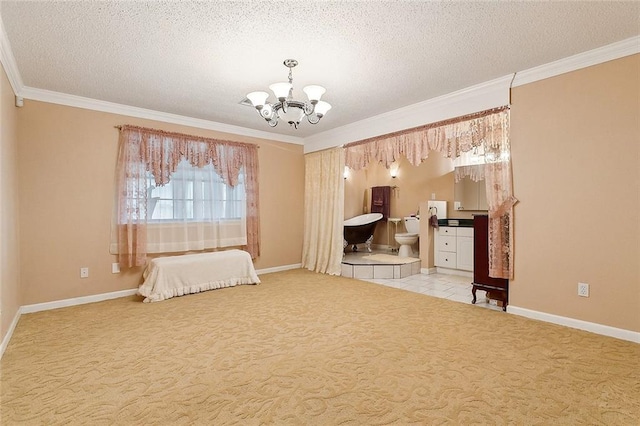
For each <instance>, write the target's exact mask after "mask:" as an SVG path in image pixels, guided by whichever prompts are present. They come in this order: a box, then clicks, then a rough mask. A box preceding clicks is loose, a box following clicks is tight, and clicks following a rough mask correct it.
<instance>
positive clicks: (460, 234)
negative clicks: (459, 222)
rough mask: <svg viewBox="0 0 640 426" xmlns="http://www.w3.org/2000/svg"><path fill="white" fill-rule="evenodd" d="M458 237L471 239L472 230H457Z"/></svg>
mask: <svg viewBox="0 0 640 426" xmlns="http://www.w3.org/2000/svg"><path fill="white" fill-rule="evenodd" d="M457 235H458V237H473V228H462V227H460V228H458V234H457Z"/></svg>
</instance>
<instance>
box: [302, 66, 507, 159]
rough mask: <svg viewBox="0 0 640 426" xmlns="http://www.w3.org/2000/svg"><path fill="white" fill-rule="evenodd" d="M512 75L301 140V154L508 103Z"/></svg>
mask: <svg viewBox="0 0 640 426" xmlns="http://www.w3.org/2000/svg"><path fill="white" fill-rule="evenodd" d="M512 79H513V75H508V76H505V77H501V78H497V79H495V80H491V81H487V82H484V83H481V84H478V85H475V86H471V87H467V88H465V89H462V90H458V91H456V92H452V93H449V94H446V95H442V96H438V97H437V98H432V99H429V100H426V101H422V102H418V103H416V104H413V105H409V106H406V107H403V108H398V109H396V110H393V111H389V112H385V113H383V114H379V115H376V116H373V117H369V118H366V119H364V120H360V121H356V122H354V123H350V124H347V125H344V126H341V127H337V128H335V129H331V130H327V131H325V132H322V133H318V134H315V135H312V136H308V137H306V138H305V139H304V152H305V154H307V153H309V152H314V151H320V150H323V149H327V148H332V147H335V146H340V145H343V144H346V143H349V142H354V141H358V140H362V139H367V138H371V137H374V136H380V135H385V134H388V133H392V132H396V131H399V130H404V129H410V128H412V127H417V126H420V125H423V124H428V123H435V122H437V121H441V120H446V119H448V118H451V117H459V116H461V115H466V114H471V113H474V112H478V111H484V110H487V109H491V108H495V107H499V106H503V105H508V104H509V84H510V83H511V80H512Z"/></svg>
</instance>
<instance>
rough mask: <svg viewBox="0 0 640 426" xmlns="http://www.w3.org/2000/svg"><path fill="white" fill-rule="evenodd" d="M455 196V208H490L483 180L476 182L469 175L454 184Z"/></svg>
mask: <svg viewBox="0 0 640 426" xmlns="http://www.w3.org/2000/svg"><path fill="white" fill-rule="evenodd" d="M453 198H454V203H453V208H454V209H455V210H471V211H486V210H488V209H489V206H488V205H487V192H486V189H485V182H484V181H483V180H481V181H479V182H474V181H473V180H471V179H470V178H469V177H468V176H467V177H465V178H463V179H461V180H460V182H458V183H456V184H454V187H453Z"/></svg>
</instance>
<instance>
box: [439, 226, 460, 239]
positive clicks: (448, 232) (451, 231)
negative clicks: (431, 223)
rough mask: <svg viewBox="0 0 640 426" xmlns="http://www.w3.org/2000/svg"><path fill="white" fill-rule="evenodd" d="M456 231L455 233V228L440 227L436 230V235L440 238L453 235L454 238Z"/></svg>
mask: <svg viewBox="0 0 640 426" xmlns="http://www.w3.org/2000/svg"><path fill="white" fill-rule="evenodd" d="M456 231H457V228H455V227H453V226H441V227H440V228H438V234H439V235H440V236H443V235H444V236H446V235H453V236H454V237H455V236H456Z"/></svg>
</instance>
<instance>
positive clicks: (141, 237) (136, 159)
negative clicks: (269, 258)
mask: <svg viewBox="0 0 640 426" xmlns="http://www.w3.org/2000/svg"><path fill="white" fill-rule="evenodd" d="M257 149H258V147H257V146H256V145H251V144H245V143H239V142H231V141H224V140H218V139H211V138H203V137H198V136H190V135H185V134H182V133H172V132H165V131H161V130H155V129H148V128H143V127H136V126H129V125H124V126H121V127H120V138H119V148H118V162H117V170H116V179H117V182H116V185H117V218H116V221H117V222H116V233H117V235H116V237H117V246H118V260H119V263H120V265H121V266H124V267H132V266H142V265H144V264H145V263H146V260H147V218H148V214H147V208H148V206H149V191H148V185H147V174H148V172H151V174H152V175H153V178H154V179H155V183H156V186H162V185H165V184H167V183H168V182H169V181H170V179H171V175H172V173H174V172H175V171H176V168H177V167H178V163H180V161H182V160H183V159H186V160H187V161H188V162H189V163H190V164H191V165H192V166H194V167H198V168H202V167H204V166H206V165H208V164H212V165H213V167H214V169H215V171H216V173H217V174H218V175H219V176H220V177H221V178H222V180H223V181H224V183H225V184H227V185H230V186H232V187H233V186H235V185H236V184H237V183H238V176H239V173H240V170H241V168H243V167H244V173H245V182H244V184H245V190H246V229H247V245H246V247H245V249H246V250H247V251H248V252H249V253H250V254H251V257H252V258H256V257H258V256H259V255H260V245H259V228H260V227H259V219H258V216H259V206H258V154H257Z"/></svg>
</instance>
